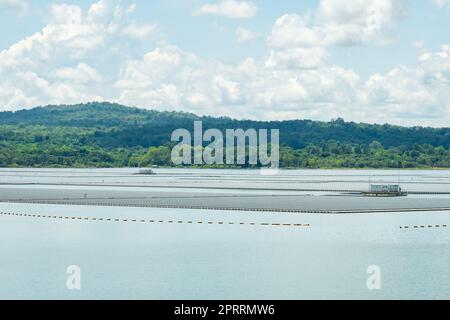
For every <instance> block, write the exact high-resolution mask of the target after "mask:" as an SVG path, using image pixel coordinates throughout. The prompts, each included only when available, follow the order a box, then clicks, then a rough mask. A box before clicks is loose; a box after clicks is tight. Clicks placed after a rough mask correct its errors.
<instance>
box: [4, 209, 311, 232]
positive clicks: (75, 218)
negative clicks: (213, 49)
mask: <svg viewBox="0 0 450 320" xmlns="http://www.w3.org/2000/svg"><path fill="white" fill-rule="evenodd" d="M0 216H12V217H22V218H37V219H52V220H69V221H89V222H116V223H142V224H143V223H150V224H188V225H194V224H197V225H222V226H224V225H228V226H260V227H296V228H299V227H311V225H310V224H309V223H308V224H301V223H275V222H234V221H228V222H226V221H206V220H194V219H192V220H177V219H171V220H161V219H137V218H136V219H129V218H98V217H80V216H61V215H45V214H23V213H11V212H0Z"/></svg>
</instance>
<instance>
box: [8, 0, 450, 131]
mask: <svg viewBox="0 0 450 320" xmlns="http://www.w3.org/2000/svg"><path fill="white" fill-rule="evenodd" d="M0 30H1V32H0V111H14V110H19V109H27V108H32V107H35V106H42V105H48V104H75V103H84V102H90V101H110V102H117V103H121V104H125V105H128V106H136V107H140V108H145V109H157V110H169V111H185V112H192V113H196V114H198V115H213V116H229V117H233V118H238V119H257V120H286V119H313V120H325V121H328V120H331V119H336V118H344V119H345V120H348V121H356V122H367V123H391V124H398V125H403V126H415V125H422V126H434V127H449V123H450V0H409V1H408V0H305V1H298V0H283V1H269V0H259V1H258V0H210V1H203V0H164V1H147V0H97V1H95V0H94V1H92V0H91V1H89V0H80V1H69V0H66V1H48V0H39V1H32V0H0Z"/></svg>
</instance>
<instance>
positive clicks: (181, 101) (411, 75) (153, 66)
mask: <svg viewBox="0 0 450 320" xmlns="http://www.w3.org/2000/svg"><path fill="white" fill-rule="evenodd" d="M296 50H300V49H298V48H297V49H292V52H291V53H292V55H293V56H295V55H299V57H297V58H293V57H287V58H284V57H273V56H272V54H281V53H280V52H276V53H274V52H272V53H271V54H269V56H268V57H267V59H264V60H255V59H253V58H248V59H246V60H244V61H242V62H241V63H239V64H237V65H233V64H224V63H221V62H218V61H204V60H201V59H199V58H198V57H196V56H194V55H192V54H189V53H186V52H183V51H181V50H180V49H177V48H174V47H167V48H164V47H163V48H158V49H155V50H153V51H151V52H149V53H147V54H146V55H145V56H144V57H143V58H142V59H141V60H135V61H132V62H129V63H128V64H127V66H126V67H125V68H124V70H123V73H122V76H121V79H120V80H118V81H117V82H116V88H117V90H118V91H120V97H118V101H119V102H121V103H124V104H132V105H139V106H143V107H149V108H158V109H165V110H167V109H170V110H189V111H191V112H195V113H198V114H209V115H216V116H224V115H226V116H232V117H236V116H238V117H240V118H255V119H265V120H274V119H288V118H313V119H321V120H329V119H331V118H336V117H344V118H345V119H351V120H355V121H366V122H367V121H371V122H378V123H385V122H390V123H395V124H400V125H416V124H422V125H432V126H447V125H448V121H449V120H450V103H449V102H448V101H450V46H443V47H442V48H441V50H439V51H437V52H430V56H429V57H428V58H427V59H425V60H423V61H419V62H418V66H417V67H416V68H407V67H404V66H398V67H395V68H393V69H392V70H391V71H389V72H387V73H386V74H374V75H373V76H371V77H370V78H369V79H368V80H367V81H365V80H363V79H362V78H361V77H360V76H359V75H358V74H357V73H355V72H354V71H352V70H349V69H345V68H342V67H339V66H336V65H333V64H331V63H329V62H326V63H324V62H323V61H318V62H317V63H316V64H315V65H310V66H308V65H304V64H303V62H302V61H303V60H305V61H309V62H311V61H313V58H312V57H318V56H320V55H321V54H325V52H324V51H322V52H321V51H314V50H318V49H317V48H313V49H311V50H312V51H311V52H310V53H309V55H310V56H311V57H308V58H306V59H303V58H301V57H302V55H303V54H305V52H306V51H305V52H303V51H298V52H296ZM301 50H303V49H301ZM304 50H307V49H304ZM287 52H288V51H287ZM283 53H284V51H283ZM323 59H325V58H323ZM318 60H322V59H318ZM273 61H275V62H276V63H272V62H273ZM283 62H284V63H283ZM293 62H297V63H298V65H292V63H293Z"/></svg>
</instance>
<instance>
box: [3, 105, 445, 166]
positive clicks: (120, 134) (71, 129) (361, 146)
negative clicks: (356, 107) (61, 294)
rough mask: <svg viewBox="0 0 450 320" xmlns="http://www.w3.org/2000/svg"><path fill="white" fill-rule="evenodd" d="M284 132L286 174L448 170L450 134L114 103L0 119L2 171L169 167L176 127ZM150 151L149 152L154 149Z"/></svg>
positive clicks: (48, 108)
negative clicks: (197, 123)
mask: <svg viewBox="0 0 450 320" xmlns="http://www.w3.org/2000/svg"><path fill="white" fill-rule="evenodd" d="M194 120H202V121H203V124H204V130H206V129H208V128H218V129H220V130H223V131H225V129H237V128H242V129H248V128H255V129H279V130H280V143H281V145H282V159H281V162H282V165H283V166H285V167H308V168H316V167H393V166H398V165H399V164H400V165H401V166H403V167H450V153H449V148H450V128H422V127H414V128H405V127H399V126H393V125H388V124H386V125H373V124H362V123H354V122H345V121H344V120H342V119H338V120H335V121H331V122H320V121H311V120H291V121H271V122H263V121H250V120H235V119H230V118H223V117H222V118H214V117H199V116H196V115H194V114H190V113H181V112H159V111H153V110H144V109H138V108H130V107H126V106H122V105H119V104H111V103H89V104H80V105H70V106H66V105H61V106H46V107H38V108H34V109H31V110H21V111H17V112H0V166H62V167H64V166H95V167H97V166H101V167H103V166H137V165H170V159H169V154H170V153H169V150H170V145H171V143H170V136H171V133H172V131H173V130H175V129H178V128H186V129H188V130H192V129H193V122H194ZM149 148H150V149H149Z"/></svg>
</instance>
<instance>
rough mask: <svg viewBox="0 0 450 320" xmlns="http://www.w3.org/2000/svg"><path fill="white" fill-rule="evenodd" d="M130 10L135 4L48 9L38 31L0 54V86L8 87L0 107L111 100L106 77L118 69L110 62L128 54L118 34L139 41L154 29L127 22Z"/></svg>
mask: <svg viewBox="0 0 450 320" xmlns="http://www.w3.org/2000/svg"><path fill="white" fill-rule="evenodd" d="M134 9H135V5H134V4H130V5H125V4H124V2H123V1H112V0H110V1H109V0H100V1H98V2H95V3H93V4H92V5H91V6H90V7H89V8H88V10H86V11H83V10H82V9H81V8H80V7H79V6H77V5H69V4H54V5H51V6H50V7H49V10H48V16H47V18H46V20H47V25H46V26H44V27H43V28H42V30H41V31H39V32H36V33H34V34H32V35H31V36H29V37H27V38H25V39H23V40H21V41H19V42H17V43H15V44H13V45H12V46H10V47H9V48H7V49H5V50H3V51H1V52H0V87H2V88H9V89H7V90H6V91H4V92H3V91H2V93H1V94H0V104H1V105H2V106H3V107H2V108H9V109H11V108H19V107H32V106H35V105H37V104H47V103H72V102H74V103H75V102H85V101H90V100H104V99H106V98H109V97H111V94H110V93H111V91H112V90H113V89H112V86H111V84H108V82H110V81H111V80H110V79H109V76H110V75H111V72H114V69H115V70H116V72H118V71H119V68H120V65H116V64H110V63H108V61H111V60H112V61H115V60H116V59H117V58H118V57H120V56H121V55H122V54H123V53H122V52H123V51H124V50H126V44H124V45H123V47H122V49H120V46H121V43H120V41H119V42H118V41H117V38H118V36H120V37H121V39H123V37H126V38H130V39H131V38H138V39H143V38H145V37H146V36H148V34H149V33H151V32H152V30H153V26H151V25H138V24H136V23H134V22H130V19H129V15H130V14H132V13H133V11H134ZM100 56H101V57H102V59H98V57H100ZM87 61H95V62H94V63H89V62H87ZM104 71H107V73H108V76H106V77H105V76H103V75H102V73H103V72H104ZM11 88H14V90H12V89H11Z"/></svg>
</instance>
